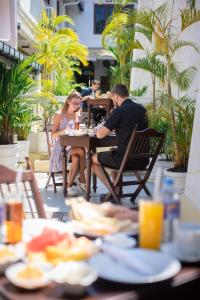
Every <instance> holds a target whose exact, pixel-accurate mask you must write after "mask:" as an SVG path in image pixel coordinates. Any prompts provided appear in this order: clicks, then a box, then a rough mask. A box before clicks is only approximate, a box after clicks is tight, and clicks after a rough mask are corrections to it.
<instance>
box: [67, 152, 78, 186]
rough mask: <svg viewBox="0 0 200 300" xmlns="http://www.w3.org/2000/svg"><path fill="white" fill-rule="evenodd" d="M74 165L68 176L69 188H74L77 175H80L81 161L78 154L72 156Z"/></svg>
mask: <svg viewBox="0 0 200 300" xmlns="http://www.w3.org/2000/svg"><path fill="white" fill-rule="evenodd" d="M71 159H72V164H71V167H70V170H69V175H68V185H67V186H68V187H70V186H72V184H73V182H74V179H75V177H76V175H77V174H78V170H79V165H80V159H79V156H78V155H76V154H71Z"/></svg>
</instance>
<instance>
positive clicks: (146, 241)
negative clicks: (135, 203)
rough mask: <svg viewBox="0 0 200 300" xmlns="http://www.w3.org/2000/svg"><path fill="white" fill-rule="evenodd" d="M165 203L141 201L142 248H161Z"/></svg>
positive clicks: (140, 235)
mask: <svg viewBox="0 0 200 300" xmlns="http://www.w3.org/2000/svg"><path fill="white" fill-rule="evenodd" d="M163 214H164V209H163V203H162V202H160V201H152V200H140V201H139V245H140V247H141V248H148V249H154V250H157V249H159V248H160V244H161V238H162V229H163Z"/></svg>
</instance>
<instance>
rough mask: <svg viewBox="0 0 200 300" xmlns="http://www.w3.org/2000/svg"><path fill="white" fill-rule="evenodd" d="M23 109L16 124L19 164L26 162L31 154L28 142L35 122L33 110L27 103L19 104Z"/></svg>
mask: <svg viewBox="0 0 200 300" xmlns="http://www.w3.org/2000/svg"><path fill="white" fill-rule="evenodd" d="M19 107H20V109H21V111H20V114H19V116H18V117H17V122H16V124H15V133H16V134H17V141H18V145H19V157H18V162H24V160H25V157H27V156H28V153H29V145H30V141H29V140H28V136H29V133H30V131H31V125H32V122H33V120H34V116H33V109H32V107H31V106H30V104H29V103H27V102H19Z"/></svg>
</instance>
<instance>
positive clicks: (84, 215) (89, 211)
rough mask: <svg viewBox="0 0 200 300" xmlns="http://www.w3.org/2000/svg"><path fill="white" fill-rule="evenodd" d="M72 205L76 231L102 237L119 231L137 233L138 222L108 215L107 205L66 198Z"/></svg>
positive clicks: (71, 213) (72, 222)
mask: <svg viewBox="0 0 200 300" xmlns="http://www.w3.org/2000/svg"><path fill="white" fill-rule="evenodd" d="M66 204H67V205H68V206H70V209H71V210H70V216H71V219H72V221H71V223H70V225H71V229H72V230H73V231H74V233H77V234H80V235H86V236H89V237H93V238H95V237H102V236H105V235H110V234H113V233H118V232H127V233H131V234H133V233H136V232H137V231H138V223H134V222H132V221H131V220H129V219H127V220H119V219H117V218H113V217H108V216H107V215H106V209H107V207H106V205H104V204H103V205H99V204H95V203H89V202H87V201H85V200H83V199H79V198H77V199H73V201H71V200H66Z"/></svg>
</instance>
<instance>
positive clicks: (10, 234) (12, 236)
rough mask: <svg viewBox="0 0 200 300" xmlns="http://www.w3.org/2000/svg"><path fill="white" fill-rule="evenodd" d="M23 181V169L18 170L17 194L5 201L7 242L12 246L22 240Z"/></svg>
mask: <svg viewBox="0 0 200 300" xmlns="http://www.w3.org/2000/svg"><path fill="white" fill-rule="evenodd" d="M21 181H22V169H21V168H20V169H18V171H17V175H16V179H15V186H16V193H15V194H10V195H8V197H7V198H6V199H5V211H6V220H5V224H6V242H7V243H10V244H15V243H18V242H20V241H21V240H22V226H23V224H22V223H23V216H24V213H23V202H22V194H21V192H20V183H21Z"/></svg>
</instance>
